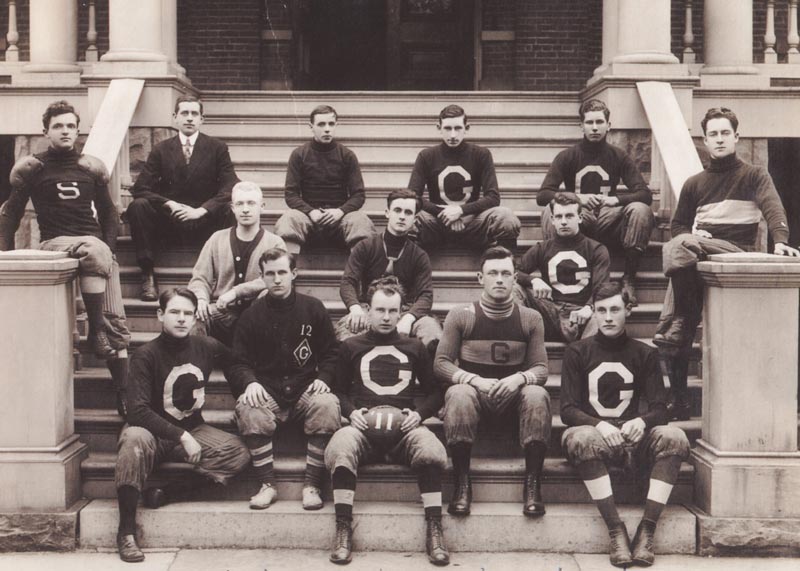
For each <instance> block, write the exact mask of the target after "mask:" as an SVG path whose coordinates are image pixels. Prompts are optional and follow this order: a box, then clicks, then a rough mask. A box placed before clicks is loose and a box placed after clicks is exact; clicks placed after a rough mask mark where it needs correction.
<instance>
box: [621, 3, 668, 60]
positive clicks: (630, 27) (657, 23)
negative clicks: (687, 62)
mask: <svg viewBox="0 0 800 571" xmlns="http://www.w3.org/2000/svg"><path fill="white" fill-rule="evenodd" d="M618 2H619V7H618V12H617V54H616V56H615V57H614V59H613V61H614V62H615V63H679V61H678V58H676V57H675V56H674V55H673V54H672V51H671V50H670V42H671V34H672V30H671V28H670V23H671V21H672V14H671V6H670V2H669V0H618Z"/></svg>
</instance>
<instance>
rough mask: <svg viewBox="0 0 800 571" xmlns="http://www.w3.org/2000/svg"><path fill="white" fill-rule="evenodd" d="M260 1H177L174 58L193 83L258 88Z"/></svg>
mask: <svg viewBox="0 0 800 571" xmlns="http://www.w3.org/2000/svg"><path fill="white" fill-rule="evenodd" d="M261 4H262V3H260V2H256V1H254V0H226V1H225V2H219V1H217V0H178V61H179V62H180V63H181V65H183V66H184V67H185V68H186V73H187V74H188V75H189V77H190V78H191V80H192V83H193V84H194V86H195V87H197V88H199V89H258V88H259V85H260V80H259V71H260V48H261V24H262V20H261V18H262V11H261Z"/></svg>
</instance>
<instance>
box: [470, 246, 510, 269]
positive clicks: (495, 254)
mask: <svg viewBox="0 0 800 571" xmlns="http://www.w3.org/2000/svg"><path fill="white" fill-rule="evenodd" d="M506 258H511V263H512V264H513V266H514V271H517V261H516V260H515V259H514V254H512V253H511V250H509V249H508V248H506V247H504V246H492V247H491V248H487V249H486V251H485V252H484V253H483V255H482V256H481V259H480V261H479V262H478V271H481V272H482V271H483V264H485V263H486V262H487V261H489V260H505V259H506Z"/></svg>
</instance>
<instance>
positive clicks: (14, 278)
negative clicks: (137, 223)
mask: <svg viewBox="0 0 800 571" xmlns="http://www.w3.org/2000/svg"><path fill="white" fill-rule="evenodd" d="M77 268H78V261H77V260H74V259H72V258H69V257H67V255H66V254H65V253H62V252H41V251H37V250H17V251H14V252H0V315H2V316H3V319H2V320H0V338H2V339H4V340H5V341H4V342H3V343H1V344H0V363H3V374H2V375H1V376H0V551H6V550H26V549H48V550H49V549H60V550H68V549H74V548H75V541H76V530H77V510H76V508H77V506H78V504H77V502H78V500H79V499H80V497H81V478H80V465H81V461H82V460H83V459H84V458H85V457H86V456H87V447H86V445H85V444H83V443H82V442H80V441H79V440H78V435H77V434H75V423H74V412H75V408H74V400H73V398H74V397H73V376H72V326H73V321H74V319H75V315H74V300H75V288H74V283H75V276H76V275H77Z"/></svg>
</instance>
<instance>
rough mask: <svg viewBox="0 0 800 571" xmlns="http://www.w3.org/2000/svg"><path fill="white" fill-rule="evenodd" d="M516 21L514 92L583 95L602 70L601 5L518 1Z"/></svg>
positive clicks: (576, 1) (579, 1)
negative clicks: (580, 92) (578, 91)
mask: <svg viewBox="0 0 800 571" xmlns="http://www.w3.org/2000/svg"><path fill="white" fill-rule="evenodd" d="M515 21H516V30H515V32H516V42H515V43H516V45H515V67H516V69H515V86H514V87H515V89H519V90H546V91H557V90H574V89H581V88H583V87H584V86H585V85H586V80H587V79H588V78H589V77H591V75H592V72H593V71H594V69H595V68H596V67H597V66H598V65H600V61H601V57H602V4H601V3H600V2H586V1H584V0H537V1H536V2H530V1H527V0H517V2H516V17H515Z"/></svg>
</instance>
